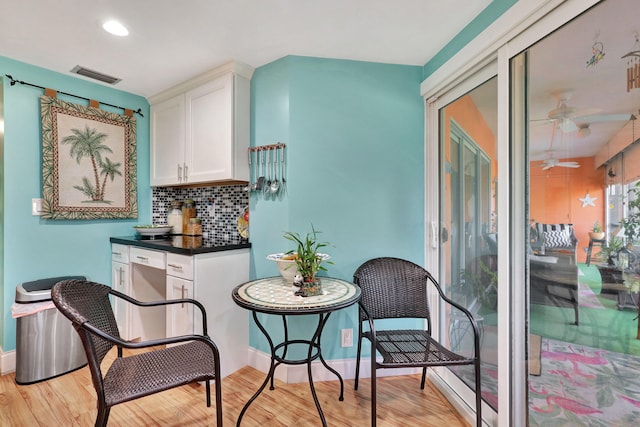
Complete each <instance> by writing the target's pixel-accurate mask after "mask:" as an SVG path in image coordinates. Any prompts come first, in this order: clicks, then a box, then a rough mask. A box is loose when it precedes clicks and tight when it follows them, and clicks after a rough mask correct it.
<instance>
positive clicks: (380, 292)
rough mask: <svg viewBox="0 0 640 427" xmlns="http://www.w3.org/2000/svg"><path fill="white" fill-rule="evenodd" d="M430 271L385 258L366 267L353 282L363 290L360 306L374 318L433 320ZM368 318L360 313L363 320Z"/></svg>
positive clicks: (359, 270)
mask: <svg viewBox="0 0 640 427" xmlns="http://www.w3.org/2000/svg"><path fill="white" fill-rule="evenodd" d="M428 280H429V279H428V273H427V271H426V270H425V269H424V268H422V267H420V266H419V265H417V264H414V263H412V262H411V261H407V260H403V259H399V258H391V257H383V258H374V259H371V260H369V261H367V262H365V263H364V264H362V265H361V266H360V267H358V269H357V270H356V272H355V273H354V275H353V281H354V283H355V284H356V285H358V286H359V287H360V289H361V291H362V294H361V299H360V304H361V305H362V306H364V307H366V309H367V311H368V312H369V315H370V316H371V318H372V319H393V318H424V319H429V320H430V318H429V316H430V314H429V313H430V310H429V300H428V298H427V281H428ZM365 319H366V315H365V313H364V312H363V310H360V320H361V321H362V320H365Z"/></svg>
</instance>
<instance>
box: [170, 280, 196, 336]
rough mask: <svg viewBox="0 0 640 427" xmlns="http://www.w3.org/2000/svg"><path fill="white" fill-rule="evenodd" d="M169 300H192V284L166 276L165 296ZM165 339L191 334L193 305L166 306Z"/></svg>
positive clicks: (189, 281) (188, 281)
mask: <svg viewBox="0 0 640 427" xmlns="http://www.w3.org/2000/svg"><path fill="white" fill-rule="evenodd" d="M166 298H167V299H168V300H170V299H179V298H193V282H192V281H191V280H184V279H180V278H178V277H174V276H167V296H166ZM166 317H167V337H173V336H176V335H188V334H192V333H193V304H171V305H167V316H166Z"/></svg>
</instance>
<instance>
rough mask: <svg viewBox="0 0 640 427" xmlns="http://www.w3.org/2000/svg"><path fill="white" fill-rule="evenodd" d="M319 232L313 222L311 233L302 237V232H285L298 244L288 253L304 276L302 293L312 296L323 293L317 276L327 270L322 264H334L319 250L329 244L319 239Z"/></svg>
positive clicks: (287, 237) (288, 237) (301, 284)
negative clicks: (319, 272)
mask: <svg viewBox="0 0 640 427" xmlns="http://www.w3.org/2000/svg"><path fill="white" fill-rule="evenodd" d="M318 234H320V232H319V231H317V230H316V229H315V228H314V227H313V224H312V225H311V233H307V234H306V236H304V237H302V236H301V235H300V234H298V233H295V232H291V231H287V232H286V233H284V236H283V237H284V238H285V239H287V240H291V241H292V242H294V243H295V244H296V245H297V248H296V249H295V250H290V251H289V252H287V254H289V255H292V256H293V257H294V258H293V259H294V261H295V263H296V266H297V267H298V274H299V275H300V276H302V277H301V278H302V282H301V283H298V284H299V285H300V295H302V296H311V295H318V294H320V293H322V289H321V286H320V282H319V281H318V280H317V278H316V274H317V273H318V271H327V269H326V268H325V267H324V266H323V265H322V264H323V263H327V264H332V262H331V261H329V260H328V259H329V257H328V255H326V254H321V253H320V252H318V250H319V249H321V248H324V247H326V246H329V243H328V242H320V241H318Z"/></svg>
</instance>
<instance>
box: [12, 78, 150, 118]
mask: <svg viewBox="0 0 640 427" xmlns="http://www.w3.org/2000/svg"><path fill="white" fill-rule="evenodd" d="M5 76H7V77H8V78H9V80H11V86H14V85H15V84H16V83H20V84H21V85H25V86H31V87H37V88H38V89H42V90H46V89H47V88H45V87H42V86H38V85H34V84H31V83H27V82H23V81H22V80H16V79H14V78H13V77H11V76H10V75H9V74H5ZM58 93H61V94H63V95H67V96H73V97H74V98H79V99H84V100H85V101H91V99H89V98H85V97H84V96H79V95H74V94H72V93H67V92H60V91H58ZM100 104H103V105H108V106H109V107H114V108H119V109H121V110H122V111H126V110H129V108H124V107H120V106H118V105H113V104H107V103H106V102H100ZM134 113H136V114H139V115H140V117H144V114H142V109H140V108H138V111H134Z"/></svg>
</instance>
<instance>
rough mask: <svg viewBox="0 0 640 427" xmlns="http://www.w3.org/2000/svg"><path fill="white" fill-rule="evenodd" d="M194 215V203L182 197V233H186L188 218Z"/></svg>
mask: <svg viewBox="0 0 640 427" xmlns="http://www.w3.org/2000/svg"><path fill="white" fill-rule="evenodd" d="M195 217H196V204H195V202H194V201H193V200H192V199H184V204H183V205H182V234H187V227H188V225H189V220H190V219H191V218H195Z"/></svg>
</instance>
